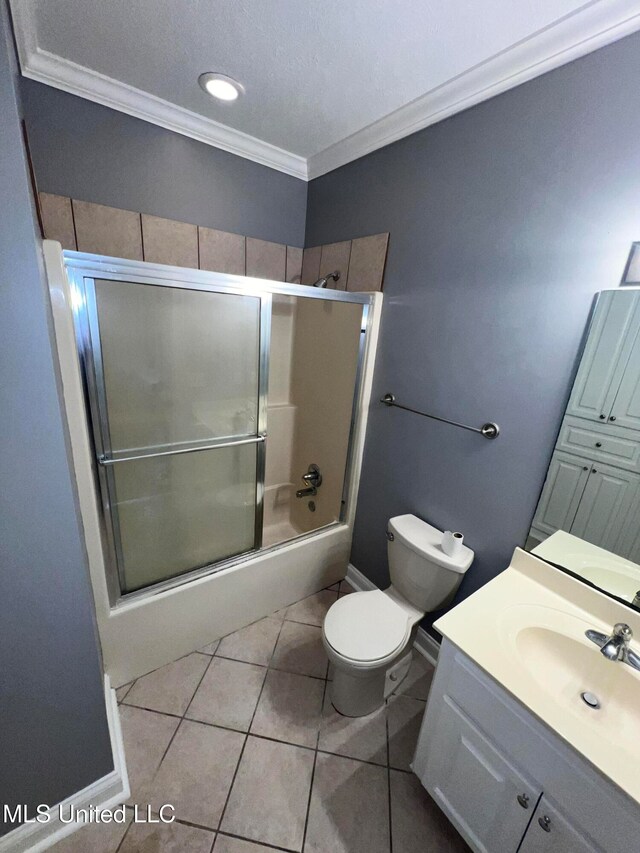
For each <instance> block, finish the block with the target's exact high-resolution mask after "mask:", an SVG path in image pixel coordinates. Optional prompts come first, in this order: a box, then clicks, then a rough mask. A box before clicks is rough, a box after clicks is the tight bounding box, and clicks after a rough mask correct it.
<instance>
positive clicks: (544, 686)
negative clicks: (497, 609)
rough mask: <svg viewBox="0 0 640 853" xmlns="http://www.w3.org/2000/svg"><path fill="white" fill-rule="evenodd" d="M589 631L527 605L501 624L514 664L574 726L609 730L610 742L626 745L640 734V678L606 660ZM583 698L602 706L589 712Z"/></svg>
mask: <svg viewBox="0 0 640 853" xmlns="http://www.w3.org/2000/svg"><path fill="white" fill-rule="evenodd" d="M591 627H593V626H592V625H590V624H589V623H588V622H584V621H582V620H581V619H578V618H576V617H575V616H570V615H568V614H566V613H562V612H561V611H558V610H554V609H553V608H548V607H539V606H535V605H527V604H523V605H515V606H512V607H509V608H508V609H507V610H506V611H504V612H503V613H502V615H501V619H500V630H501V631H504V632H505V640H506V641H507V643H508V647H509V650H510V654H511V655H512V657H513V658H514V663H516V662H517V664H518V665H520V666H523V667H524V668H525V669H526V671H527V673H528V675H529V676H530V678H531V680H532V681H533V684H534V685H535V686H536V687H537V689H539V690H540V691H542V692H544V693H545V694H547V696H548V698H549V699H550V700H551V701H553V702H554V703H557V704H559V705H561V706H562V708H563V709H564V711H565V712H566V713H568V714H571V715H572V716H574V717H576V718H577V719H576V724H580V723H581V724H583V725H586V726H589V727H594V728H602V727H605V728H606V730H607V738H608V739H610V740H616V741H617V742H618V743H619V745H620V746H623V745H625V744H629V742H630V741H631V740H635V739H636V738H637V735H638V731H640V673H637V672H635V671H634V670H633V669H632V668H631V667H630V666H628V665H627V664H625V663H622V662H613V661H610V660H607V658H605V657H604V655H602V654H601V653H600V650H599V648H598V646H597V645H595V644H594V643H592V642H591V641H590V640H588V639H587V638H586V637H585V631H586V630H587V629H588V628H591ZM583 693H590V694H592V695H593V696H595V697H596V698H597V700H598V702H599V705H600V707H599V708H592V707H590V706H589V705H588V704H587V703H586V702H585V701H584V700H583V698H582V694H583ZM577 720H580V723H578V722H577Z"/></svg>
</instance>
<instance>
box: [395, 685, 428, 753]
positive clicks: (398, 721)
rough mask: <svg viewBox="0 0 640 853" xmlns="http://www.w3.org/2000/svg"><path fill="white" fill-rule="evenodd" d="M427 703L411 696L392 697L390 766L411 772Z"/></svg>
mask: <svg viewBox="0 0 640 853" xmlns="http://www.w3.org/2000/svg"><path fill="white" fill-rule="evenodd" d="M424 709H425V703H424V702H422V701H421V700H420V699H412V698H411V697H410V696H392V697H391V698H390V699H389V701H388V703H387V714H388V716H389V764H390V765H391V767H395V768H396V769H397V770H409V769H410V766H409V765H410V763H411V762H412V761H413V753H414V752H415V749H416V743H417V742H418V734H419V732H420V725H421V723H422V717H423V715H424Z"/></svg>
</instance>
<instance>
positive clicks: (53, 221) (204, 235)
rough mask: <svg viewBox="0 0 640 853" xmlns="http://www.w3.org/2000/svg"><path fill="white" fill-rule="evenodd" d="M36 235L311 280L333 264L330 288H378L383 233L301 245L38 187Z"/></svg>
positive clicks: (123, 253) (129, 254) (126, 253)
mask: <svg viewBox="0 0 640 853" xmlns="http://www.w3.org/2000/svg"><path fill="white" fill-rule="evenodd" d="M38 199H39V203H40V213H41V216H42V224H43V229H44V236H45V237H46V238H48V239H51V240H58V241H59V242H60V243H61V245H62V248H63V249H72V250H77V251H79V252H89V253H92V254H96V255H108V256H111V257H117V258H127V259H131V260H136V261H142V260H144V261H149V262H151V263H157V264H169V265H172V266H179V267H190V268H192V269H203V270H212V271H213V272H222V273H230V274H233V275H247V276H253V277H256V278H267V279H271V280H273V281H287V282H291V283H294V284H300V283H302V284H313V283H314V282H315V281H317V279H318V278H320V276H321V275H326V274H327V273H330V272H333V271H334V270H336V269H337V270H339V271H340V273H341V276H340V280H339V281H338V282H330V283H329V285H328V286H330V287H335V288H336V289H338V290H348V291H370V290H382V282H383V276H384V265H385V260H386V255H387V245H388V240H389V235H388V234H374V235H372V236H370V237H359V238H357V239H355V240H345V241H342V242H340V243H330V244H328V245H326V246H315V247H312V248H309V249H304V250H303V249H301V248H299V247H297V246H285V245H284V244H282V243H272V242H269V241H268V240H258V239H256V238H254V237H244V236H243V235H241V234H232V233H230V232H227V231H218V230H216V229H215V228H204V227H202V226H199V225H192V224H190V223H188V222H178V221H176V220H173V219H163V218H162V217H159V216H150V215H148V214H146V213H136V212H135V211H131V210H121V209H120V208H116V207H107V206H105V205H103V204H94V203H93V202H88V201H78V200H77V199H70V198H67V197H66V196H59V195H52V194H51V193H43V192H41V193H38Z"/></svg>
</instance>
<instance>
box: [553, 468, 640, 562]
mask: <svg viewBox="0 0 640 853" xmlns="http://www.w3.org/2000/svg"><path fill="white" fill-rule="evenodd" d="M639 485H640V475H639V474H633V473H631V472H630V471H623V470H622V469H621V468H613V467H612V466H610V465H602V464H600V463H596V464H594V465H593V467H592V468H591V470H590V471H589V473H588V479H587V484H586V486H585V488H584V492H583V494H582V499H581V500H580V505H579V507H578V511H577V513H576V516H575V519H574V521H573V524H572V525H571V530H570V531H569V532H570V533H573V535H574V536H579V537H580V538H581V539H586V541H587V542H591V544H592V545H598V546H599V547H600V548H606V549H607V550H609V551H617V545H618V540H619V539H620V534H621V533H622V530H623V527H624V524H625V522H626V519H627V516H628V515H629V510H630V509H631V506H632V504H633V500H634V498H635V495H636V492H637V491H638V486H639Z"/></svg>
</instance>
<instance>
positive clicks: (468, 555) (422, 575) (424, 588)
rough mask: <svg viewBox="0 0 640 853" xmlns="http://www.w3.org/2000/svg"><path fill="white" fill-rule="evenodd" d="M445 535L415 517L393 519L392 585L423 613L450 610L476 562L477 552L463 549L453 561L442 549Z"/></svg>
mask: <svg viewBox="0 0 640 853" xmlns="http://www.w3.org/2000/svg"><path fill="white" fill-rule="evenodd" d="M442 535H443V534H442V531H441V530H438V529H437V528H436V527H432V526H431V525H430V524H427V522H426V521H422V519H420V518H417V517H416V516H415V515H398V516H396V517H395V518H391V519H389V524H388V528H387V540H388V541H387V556H388V560H389V574H390V576H391V584H392V586H393V588H394V589H395V590H397V591H398V592H399V593H400V594H401V595H402V596H403V597H404V598H406V599H407V601H409V603H410V604H413V606H414V607H417V608H418V609H419V610H422V611H424V612H425V613H428V612H430V611H432V610H438V609H440V608H441V607H446V606H447V604H449V603H450V602H451V600H452V598H453V596H454V595H455V594H456V591H457V589H458V587H459V586H460V582H461V581H462V578H463V577H464V574H465V572H466V571H467V569H468V568H469V566H470V565H471V563H472V562H473V557H474V554H473V551H472V550H471V548H467V546H466V545H463V546H462V550H461V552H460V554H458V555H456V556H455V557H449V556H448V555H447V554H445V553H444V551H443V550H442V547H441V542H442Z"/></svg>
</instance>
